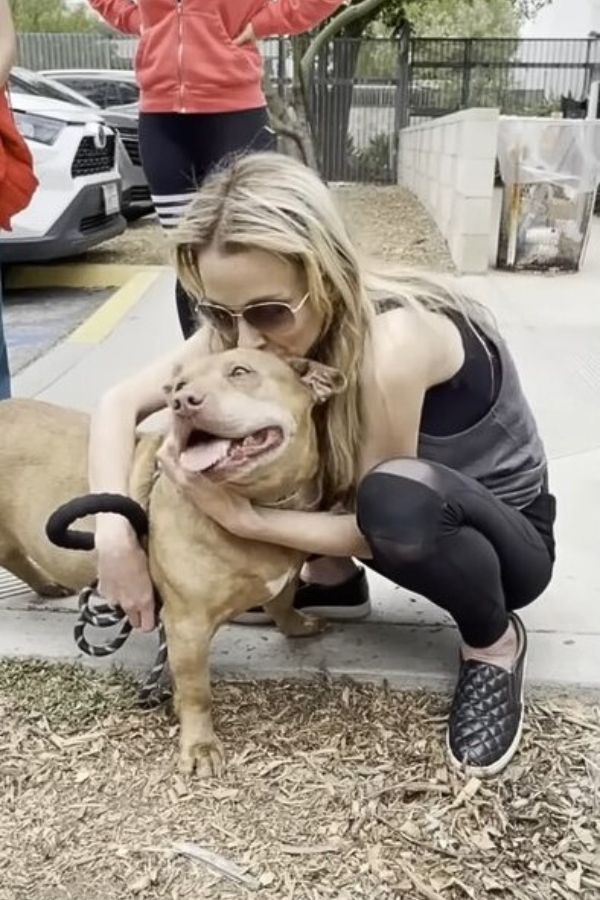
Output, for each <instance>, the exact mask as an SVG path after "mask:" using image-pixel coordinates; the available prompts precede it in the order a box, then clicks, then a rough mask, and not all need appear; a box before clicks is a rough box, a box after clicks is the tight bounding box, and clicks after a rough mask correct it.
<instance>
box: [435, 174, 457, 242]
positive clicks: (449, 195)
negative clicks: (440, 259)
mask: <svg viewBox="0 0 600 900" xmlns="http://www.w3.org/2000/svg"><path fill="white" fill-rule="evenodd" d="M454 200H455V194H454V191H453V190H452V188H451V187H444V186H442V187H441V189H440V197H439V203H438V215H439V219H438V225H439V227H440V230H441V232H442V234H443V235H444V237H448V235H449V234H450V230H451V229H450V226H451V223H452V217H453V213H454Z"/></svg>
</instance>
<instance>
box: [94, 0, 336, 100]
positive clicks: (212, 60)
mask: <svg viewBox="0 0 600 900" xmlns="http://www.w3.org/2000/svg"><path fill="white" fill-rule="evenodd" d="M89 2H90V4H91V5H92V6H93V8H94V9H95V10H96V11H97V12H98V13H100V15H101V16H102V17H103V18H104V19H105V20H106V21H107V22H108V23H109V25H112V26H113V27H114V28H117V29H118V30H119V31H123V32H125V33H126V34H139V35H141V39H140V42H139V46H138V50H137V54H136V59H135V69H136V74H137V78H138V83H139V85H140V89H141V106H140V108H141V110H142V111H143V112H179V113H203V112H232V111H238V110H243V109H255V108H257V107H260V106H264V105H265V97H264V94H263V91H262V60H261V57H260V53H259V50H258V48H257V47H256V46H255V45H254V44H244V45H243V46H241V47H237V46H236V45H235V44H234V43H233V38H235V37H236V36H237V35H238V34H239V33H240V32H241V31H242V30H243V28H245V26H246V25H248V23H250V22H251V23H252V27H253V29H254V33H255V35H256V37H257V38H264V37H270V36H274V35H283V34H301V33H302V32H304V31H310V30H311V29H312V28H314V27H315V26H316V25H318V24H319V23H320V22H322V21H323V20H324V19H326V18H327V17H328V16H330V15H331V14H332V13H333V12H335V10H336V9H337V8H338V7H339V6H341V5H342V3H344V2H347V0H137V3H134V2H133V0H89Z"/></svg>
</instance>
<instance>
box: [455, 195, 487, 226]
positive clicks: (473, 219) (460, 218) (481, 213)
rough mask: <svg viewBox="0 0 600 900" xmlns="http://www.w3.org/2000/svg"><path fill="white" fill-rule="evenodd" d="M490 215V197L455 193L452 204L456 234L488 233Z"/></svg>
mask: <svg viewBox="0 0 600 900" xmlns="http://www.w3.org/2000/svg"><path fill="white" fill-rule="evenodd" d="M491 215H492V199H491V197H490V198H488V197H463V196H462V195H461V194H457V196H456V202H455V205H454V222H455V225H454V227H455V230H456V232H457V233H458V234H469V235H471V234H485V235H488V234H489V233H490V224H491Z"/></svg>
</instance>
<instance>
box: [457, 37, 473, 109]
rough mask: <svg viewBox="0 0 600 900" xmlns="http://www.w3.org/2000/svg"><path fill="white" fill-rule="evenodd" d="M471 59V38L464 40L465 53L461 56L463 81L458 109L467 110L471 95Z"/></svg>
mask: <svg viewBox="0 0 600 900" xmlns="http://www.w3.org/2000/svg"><path fill="white" fill-rule="evenodd" d="M472 59H473V38H465V52H464V56H463V80H462V92H461V98H460V108H461V109H468V108H469V97H470V94H471V69H472V65H473V63H472Z"/></svg>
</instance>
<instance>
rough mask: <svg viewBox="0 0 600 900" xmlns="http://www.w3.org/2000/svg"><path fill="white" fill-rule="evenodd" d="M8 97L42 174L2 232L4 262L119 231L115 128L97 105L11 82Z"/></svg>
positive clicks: (79, 246)
mask: <svg viewBox="0 0 600 900" xmlns="http://www.w3.org/2000/svg"><path fill="white" fill-rule="evenodd" d="M9 96H10V104H11V107H12V110H13V113H14V117H15V121H16V124H17V127H18V128H19V130H20V131H21V134H22V135H23V136H24V137H25V139H26V141H27V144H28V146H29V148H30V150H31V152H32V154H33V160H34V166H35V171H36V175H37V177H38V179H39V182H40V186H39V187H38V189H37V191H36V193H35V194H34V197H33V199H32V201H31V203H30V205H29V206H28V208H27V209H26V210H24V211H23V212H21V213H19V215H17V216H15V217H14V219H13V220H12V226H13V230H12V231H10V232H3V233H2V237H1V238H0V261H1V262H3V263H14V262H26V261H27V262H38V261H43V260H51V259H58V258H60V257H65V256H72V255H74V254H76V253H82V252H85V251H86V250H89V249H90V248H91V247H94V246H96V245H97V244H99V243H101V242H102V241H105V240H107V239H108V238H111V237H115V235H118V234H121V232H123V231H124V230H125V228H126V227H127V223H126V221H125V219H124V218H123V216H122V215H121V178H120V175H119V171H118V169H117V165H116V148H117V135H116V134H115V132H114V131H113V130H112V128H110V127H109V126H107V125H106V123H105V122H104V121H103V120H102V118H101V117H100V116H99V115H98V114H97V113H96V111H95V110H93V109H86V108H84V107H81V106H79V107H78V106H75V105H74V104H68V103H64V102H62V101H60V100H51V99H49V98H48V97H43V96H40V95H36V94H31V93H28V94H23V93H20V92H19V91H18V90H17V89H16V88H15V87H14V85H13V87H12V89H11V91H10V95H9Z"/></svg>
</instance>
